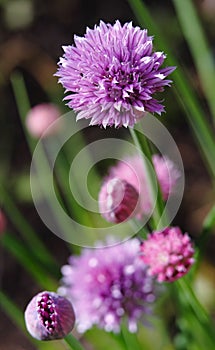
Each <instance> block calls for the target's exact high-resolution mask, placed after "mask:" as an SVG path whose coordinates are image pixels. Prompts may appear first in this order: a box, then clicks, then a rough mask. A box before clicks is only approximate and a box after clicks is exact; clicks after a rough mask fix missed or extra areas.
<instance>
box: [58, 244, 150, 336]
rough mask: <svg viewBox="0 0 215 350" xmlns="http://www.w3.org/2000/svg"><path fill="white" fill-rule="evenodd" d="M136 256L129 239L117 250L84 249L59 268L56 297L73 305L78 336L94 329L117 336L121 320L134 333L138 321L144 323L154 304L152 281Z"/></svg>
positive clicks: (117, 247)
mask: <svg viewBox="0 0 215 350" xmlns="http://www.w3.org/2000/svg"><path fill="white" fill-rule="evenodd" d="M138 254H139V241H138V240H137V239H132V240H129V241H127V242H124V243H122V244H120V245H116V246H111V247H110V246H109V247H106V248H99V249H84V250H82V253H81V255H80V256H71V257H70V259H69V265H65V266H63V267H62V274H63V278H62V287H61V288H60V289H59V293H62V294H63V295H65V296H67V298H69V299H70V300H71V301H72V303H73V305H74V309H75V313H76V317H77V329H78V331H79V332H84V331H86V330H87V329H89V328H91V327H92V326H93V325H97V326H98V327H100V328H103V329H105V330H106V331H113V332H118V331H119V330H120V323H121V320H122V318H124V317H127V320H128V328H129V330H130V331H131V332H135V331H136V330H137V323H138V320H140V321H143V320H144V317H146V314H148V313H149V312H150V311H151V307H152V303H153V302H154V301H155V293H154V292H155V285H154V280H153V279H152V278H151V277H150V276H148V275H147V272H146V267H145V265H144V264H143V265H142V261H141V260H140V259H139V256H138Z"/></svg>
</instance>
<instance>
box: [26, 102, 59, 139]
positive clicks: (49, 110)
mask: <svg viewBox="0 0 215 350" xmlns="http://www.w3.org/2000/svg"><path fill="white" fill-rule="evenodd" d="M60 115H61V112H60V110H59V109H58V107H57V106H55V105H53V104H51V103H41V104H39V105H36V106H34V107H33V108H31V109H30V111H29V112H28V114H27V116H26V127H27V129H28V131H29V132H30V134H32V136H34V137H36V138H38V137H41V136H42V135H43V133H44V132H45V131H46V130H47V129H48V128H49V127H50V126H51V125H52V124H53V123H54V122H55V121H56V120H57V119H58V118H59V117H60ZM56 129H57V126H56V124H54V125H53V126H52V127H51V128H50V129H49V130H47V131H46V135H47V134H52V133H54V132H56V131H57V130H56Z"/></svg>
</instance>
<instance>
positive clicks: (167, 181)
mask: <svg viewBox="0 0 215 350" xmlns="http://www.w3.org/2000/svg"><path fill="white" fill-rule="evenodd" d="M152 161H153V164H154V168H155V173H156V176H157V179H158V182H159V185H160V188H161V192H162V195H163V199H164V200H167V199H168V196H169V195H171V194H172V193H173V192H174V189H175V186H176V184H177V180H178V179H179V177H180V173H179V171H178V170H177V168H176V166H175V164H174V163H173V162H172V161H171V160H170V159H168V158H167V157H162V156H159V155H154V156H153V158H152ZM113 178H118V179H120V180H121V181H126V182H127V183H128V184H130V185H131V186H133V188H134V189H135V190H136V191H137V193H138V194H139V199H138V206H137V207H136V210H135V212H133V214H132V215H135V216H136V217H137V218H138V219H140V218H141V217H142V216H143V215H147V214H148V213H150V211H151V208H152V205H153V203H151V200H150V194H149V190H148V187H147V180H146V172H145V169H144V165H143V160H142V157H141V156H140V155H134V156H130V157H127V158H124V159H122V160H121V161H119V162H118V163H117V164H116V165H115V166H113V167H111V168H110V170H109V174H108V176H107V178H105V179H104V185H105V184H106V183H108V181H110V180H111V179H113ZM104 185H103V186H102V187H101V190H100V193H99V208H100V212H101V214H102V215H103V216H104V217H105V218H106V219H107V220H108V217H107V215H106V216H105V214H103V213H104V205H102V200H103V198H104V195H103V193H104ZM124 201H125V199H124ZM128 205H129V204H128ZM108 221H111V220H108Z"/></svg>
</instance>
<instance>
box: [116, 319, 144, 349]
mask: <svg viewBox="0 0 215 350" xmlns="http://www.w3.org/2000/svg"><path fill="white" fill-rule="evenodd" d="M121 337H122V339H123V340H124V344H125V346H126V349H127V350H131V349H132V350H141V346H140V344H139V342H138V339H137V333H136V332H135V333H131V332H129V330H128V326H127V324H126V322H125V320H124V322H122V323H121Z"/></svg>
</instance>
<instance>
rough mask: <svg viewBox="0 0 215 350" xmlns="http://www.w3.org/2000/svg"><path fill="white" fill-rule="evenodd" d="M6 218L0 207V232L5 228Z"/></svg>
mask: <svg viewBox="0 0 215 350" xmlns="http://www.w3.org/2000/svg"><path fill="white" fill-rule="evenodd" d="M6 225H7V220H6V218H5V215H4V213H3V211H2V210H1V209H0V234H1V233H3V232H4V231H5V229H6Z"/></svg>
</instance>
